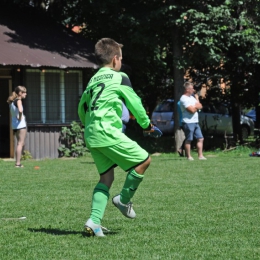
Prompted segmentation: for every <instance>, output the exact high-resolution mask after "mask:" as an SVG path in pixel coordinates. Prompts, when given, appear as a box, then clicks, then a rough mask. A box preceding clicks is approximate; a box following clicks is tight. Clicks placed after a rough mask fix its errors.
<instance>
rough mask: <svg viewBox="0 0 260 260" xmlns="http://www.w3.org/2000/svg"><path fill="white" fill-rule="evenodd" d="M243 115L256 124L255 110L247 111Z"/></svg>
mask: <svg viewBox="0 0 260 260" xmlns="http://www.w3.org/2000/svg"><path fill="white" fill-rule="evenodd" d="M245 115H246V116H247V117H250V118H252V120H253V121H254V122H255V123H256V111H255V109H252V110H250V111H248V112H247V113H246V114H245Z"/></svg>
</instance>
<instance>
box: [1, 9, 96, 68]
mask: <svg viewBox="0 0 260 260" xmlns="http://www.w3.org/2000/svg"><path fill="white" fill-rule="evenodd" d="M93 52H94V44H93V43H92V42H90V41H88V40H87V39H85V38H83V37H82V36H81V35H79V34H76V33H74V32H72V31H71V30H69V29H67V28H66V27H64V26H62V25H58V24H57V23H55V22H53V21H52V20H51V19H46V17H45V15H42V14H36V13H35V11H34V10H33V9H31V10H30V12H29V13H24V12H21V11H20V12H19V11H14V10H6V11H4V10H1V12H0V66H8V65H25V66H31V67H58V68H87V67H92V68H93V67H96V65H95V59H94V55H93Z"/></svg>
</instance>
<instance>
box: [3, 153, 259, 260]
mask: <svg viewBox="0 0 260 260" xmlns="http://www.w3.org/2000/svg"><path fill="white" fill-rule="evenodd" d="M248 154H249V152H248V151H244V150H243V151H239V150H236V151H231V152H229V153H226V154H224V153H223V152H219V153H207V154H206V156H207V157H208V160H207V161H199V160H197V159H196V157H195V156H194V158H195V161H187V160H185V159H183V158H180V157H178V156H177V155H175V154H161V155H157V156H156V155H154V156H152V164H151V166H150V168H149V169H148V171H147V173H146V176H145V178H144V181H143V183H142V184H141V186H140V188H139V190H138V191H137V193H136V196H135V197H134V199H133V203H134V209H135V211H136V213H137V218H136V219H135V220H130V219H127V218H124V217H123V216H122V215H121V213H120V212H119V211H118V209H116V208H115V207H114V206H113V205H112V203H111V198H112V197H113V196H114V195H116V194H118V192H119V191H120V189H121V186H122V182H123V180H124V178H125V173H124V172H123V171H122V170H120V169H119V168H117V169H116V174H115V182H114V185H113V186H112V188H111V190H110V200H109V203H108V206H107V209H106V213H105V216H104V219H103V222H102V225H103V226H105V227H107V228H108V229H110V230H111V232H110V233H109V234H107V236H106V237H105V238H97V237H94V238H89V237H86V236H84V232H83V225H84V223H85V221H86V220H87V218H88V217H89V214H90V201H91V195H92V190H93V187H94V186H95V184H96V182H97V180H98V175H97V172H96V168H95V164H94V163H93V160H92V158H91V157H90V156H87V157H84V158H79V159H67V160H66V159H56V160H43V161H34V160H30V161H25V162H24V165H25V168H23V169H17V168H14V162H4V161H0V209H1V210H0V225H1V231H0V259H1V260H13V259H15V260H20V259H28V260H34V259H37V260H40V259H43V260H49V259H52V260H53V259H55V260H56V259H57V260H58V259H64V260H65V259H66V260H70V259H71V260H76V259H98V260H99V259H111V260H112V259H114V260H115V259H120V260H121V259H138V260H139V259H140V260H141V259H142V260H143V259H184V260H187V259H192V260H194V259H221V260H227V259H260V187H259V183H260V170H259V165H260V158H255V157H249V156H248ZM194 155H195V154H194ZM35 166H39V167H40V168H39V169H38V170H36V169H34V167H35ZM19 217H26V219H24V220H17V219H12V218H19Z"/></svg>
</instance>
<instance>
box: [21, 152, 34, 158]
mask: <svg viewBox="0 0 260 260" xmlns="http://www.w3.org/2000/svg"><path fill="white" fill-rule="evenodd" d="M29 159H33V157H32V155H31V153H30V152H29V151H27V150H24V151H23V154H22V157H21V160H29Z"/></svg>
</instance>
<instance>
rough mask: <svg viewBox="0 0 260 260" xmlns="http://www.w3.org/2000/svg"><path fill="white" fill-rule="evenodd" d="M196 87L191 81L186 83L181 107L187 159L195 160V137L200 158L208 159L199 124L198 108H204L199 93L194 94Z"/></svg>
mask: <svg viewBox="0 0 260 260" xmlns="http://www.w3.org/2000/svg"><path fill="white" fill-rule="evenodd" d="M194 92H195V90H194V88H193V84H192V83H191V82H185V83H184V94H183V95H182V96H181V99H180V107H181V111H182V127H183V131H184V133H185V140H186V141H185V153H186V156H187V159H188V160H190V161H193V160H194V159H193V157H192V156H191V152H190V150H191V142H192V140H193V137H195V138H196V139H197V151H198V157H199V159H200V160H206V158H205V157H204V156H203V152H202V150H203V141H204V138H203V135H202V133H201V129H200V126H199V115H198V112H197V111H198V110H200V109H202V105H201V103H200V101H199V97H198V95H195V97H194V96H193V95H194Z"/></svg>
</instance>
